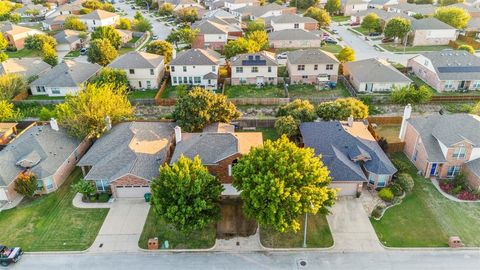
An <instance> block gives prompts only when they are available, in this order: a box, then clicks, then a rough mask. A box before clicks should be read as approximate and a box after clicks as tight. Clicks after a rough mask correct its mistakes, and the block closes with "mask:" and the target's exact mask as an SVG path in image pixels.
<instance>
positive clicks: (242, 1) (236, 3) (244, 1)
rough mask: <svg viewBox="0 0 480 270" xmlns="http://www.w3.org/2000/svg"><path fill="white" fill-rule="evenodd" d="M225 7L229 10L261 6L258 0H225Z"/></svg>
mask: <svg viewBox="0 0 480 270" xmlns="http://www.w3.org/2000/svg"><path fill="white" fill-rule="evenodd" d="M224 6H225V8H226V9H227V10H233V9H239V8H243V7H246V6H257V7H258V6H260V2H259V1H258V0H225V3H224Z"/></svg>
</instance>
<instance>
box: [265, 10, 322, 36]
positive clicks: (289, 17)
mask: <svg viewBox="0 0 480 270" xmlns="http://www.w3.org/2000/svg"><path fill="white" fill-rule="evenodd" d="M265 22H266V28H267V30H268V31H270V32H271V31H281V30H285V29H303V30H307V31H313V30H317V29H318V22H317V20H315V19H312V18H310V17H304V16H300V15H297V14H283V15H282V16H273V17H267V18H265Z"/></svg>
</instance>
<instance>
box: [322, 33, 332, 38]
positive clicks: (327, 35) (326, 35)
mask: <svg viewBox="0 0 480 270" xmlns="http://www.w3.org/2000/svg"><path fill="white" fill-rule="evenodd" d="M322 36H323V37H329V36H330V34H328V33H327V32H323V34H322Z"/></svg>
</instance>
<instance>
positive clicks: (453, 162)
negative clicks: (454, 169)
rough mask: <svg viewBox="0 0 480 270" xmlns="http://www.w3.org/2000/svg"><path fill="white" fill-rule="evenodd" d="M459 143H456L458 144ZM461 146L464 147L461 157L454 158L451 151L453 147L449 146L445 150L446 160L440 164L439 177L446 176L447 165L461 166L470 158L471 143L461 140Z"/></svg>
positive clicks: (453, 149)
mask: <svg viewBox="0 0 480 270" xmlns="http://www.w3.org/2000/svg"><path fill="white" fill-rule="evenodd" d="M460 144H461V143H459V144H457V146H459V145H460ZM463 146H464V147H465V148H466V153H465V158H463V159H454V158H453V153H454V151H455V148H449V149H448V151H447V157H446V160H447V162H446V163H445V164H444V165H443V166H442V168H441V170H440V171H439V175H438V177H439V178H447V175H448V167H451V166H463V164H464V163H465V162H466V161H468V160H469V159H470V155H471V154H472V145H471V144H468V143H466V142H463Z"/></svg>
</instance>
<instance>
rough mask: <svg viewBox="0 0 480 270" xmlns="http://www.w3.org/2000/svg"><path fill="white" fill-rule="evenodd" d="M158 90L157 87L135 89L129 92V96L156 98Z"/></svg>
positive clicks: (134, 97)
mask: <svg viewBox="0 0 480 270" xmlns="http://www.w3.org/2000/svg"><path fill="white" fill-rule="evenodd" d="M157 92H158V90H156V89H148V90H144V91H142V90H135V91H131V92H129V93H128V98H131V99H151V98H155V95H156V94H157Z"/></svg>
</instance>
